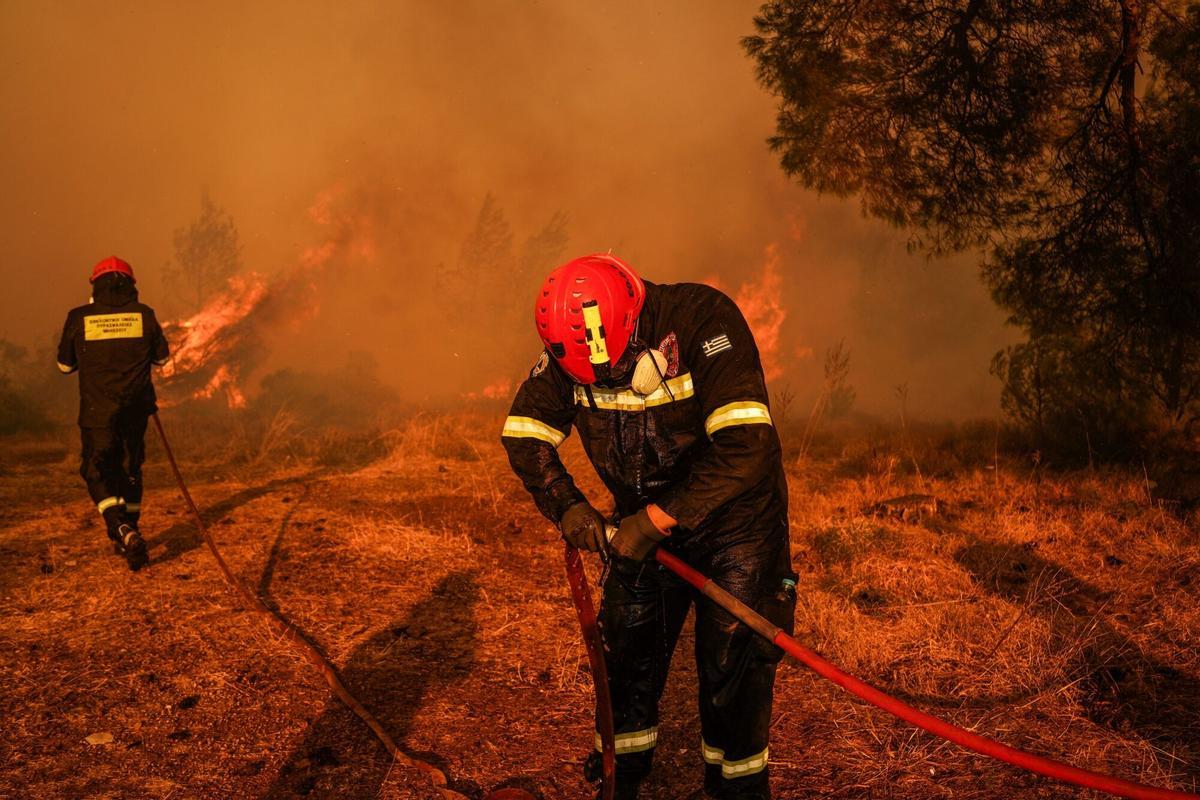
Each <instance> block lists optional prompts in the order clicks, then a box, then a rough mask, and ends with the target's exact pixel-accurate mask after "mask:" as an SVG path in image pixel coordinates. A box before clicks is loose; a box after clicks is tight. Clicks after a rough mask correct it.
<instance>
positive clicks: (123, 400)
mask: <svg viewBox="0 0 1200 800" xmlns="http://www.w3.org/2000/svg"><path fill="white" fill-rule="evenodd" d="M92 290H93V300H92V303H90V304H89V305H86V306H80V307H79V308H73V309H71V311H70V312H68V314H67V322H66V324H65V325H63V334H62V340H61V341H60V342H59V345H58V369H59V371H60V372H62V373H64V374H70V373H72V372H75V371H76V370H78V371H79V424H80V426H82V427H85V428H103V427H107V426H108V425H110V424H112V422H113V421H114V420H115V419H116V417H117V415H118V414H120V413H122V412H129V411H133V412H140V413H145V414H151V413H153V412H154V411H155V410H156V409H157V406H156V402H155V401H156V398H155V394H154V384H153V383H152V382H151V380H150V367H151V365H155V366H161V365H163V364H165V363H166V362H167V358H168V356H169V355H170V351H169V349H168V347H167V340H166V337H164V336H163V332H162V328H161V327H160V326H159V324H158V319H157V318H156V317H155V316H154V309H152V308H150V306H148V305H145V304H144V303H139V302H138V294H137V289H136V288H135V287H134V286H133V284H131V283H129V282H127V281H121V280H112V279H109V276H107V275H105V276H101V277H100V278H99V279H98V280H97V281H96V283H95V284H94V285H93V287H92Z"/></svg>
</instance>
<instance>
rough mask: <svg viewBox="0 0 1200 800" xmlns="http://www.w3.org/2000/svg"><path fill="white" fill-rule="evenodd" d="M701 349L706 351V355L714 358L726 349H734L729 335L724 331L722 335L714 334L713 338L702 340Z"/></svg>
mask: <svg viewBox="0 0 1200 800" xmlns="http://www.w3.org/2000/svg"><path fill="white" fill-rule="evenodd" d="M700 349H702V350H703V351H704V355H705V357H707V358H712V357H713V356H715V355H716V354H717V353H723V352H725V351H726V350H732V349H733V345H732V344H730V342H729V337H728V336H726V335H725V334H723V333H722V334H721V335H720V336H714V337H713V338H711V339H708V340H706V341H704V342H702V343H701V344H700Z"/></svg>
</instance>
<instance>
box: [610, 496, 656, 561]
mask: <svg viewBox="0 0 1200 800" xmlns="http://www.w3.org/2000/svg"><path fill="white" fill-rule="evenodd" d="M665 538H667V535H666V534H665V533H663V532H662V531H660V530H659V529H658V527H657V526H655V524H654V523H653V522H651V521H650V515H649V514H647V513H646V509H644V508H643V509H642V510H641V511H639V512H637V513H636V514H634V515H633V516H632V517H625V519H623V520H621V527H620V528H618V529H617V534H616V535H615V536H613V538H612V541H611V542H609V546H610V547H612V549H613V552H614V553H616V554H617V555H619V556H621V557H622V558H632V559H634V560H635V561H642V560H644V559H645V558H646V556H648V555H650V551H651V550H653V549H654V546H655V545H656V544H658V543H659V542H661V541H662V540H663V539H665Z"/></svg>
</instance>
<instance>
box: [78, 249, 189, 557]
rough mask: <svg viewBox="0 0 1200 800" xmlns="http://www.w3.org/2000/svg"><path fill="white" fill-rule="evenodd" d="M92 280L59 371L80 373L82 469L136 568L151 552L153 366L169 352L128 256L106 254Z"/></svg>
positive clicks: (119, 547)
mask: <svg viewBox="0 0 1200 800" xmlns="http://www.w3.org/2000/svg"><path fill="white" fill-rule="evenodd" d="M90 282H91V285H92V299H91V301H90V302H89V303H88V304H87V305H83V306H79V307H78V308H74V309H71V311H70V312H69V313H68V314H67V321H66V324H65V325H63V334H62V339H61V340H60V341H59V345H58V369H59V371H60V372H62V373H63V374H65V375H69V374H71V373H74V372H78V373H79V434H80V438H81V439H82V442H83V453H82V463H81V464H80V468H79V474H80V475H81V476H82V477H83V480H84V482H85V483H86V484H87V488H88V493H89V494H90V495H91V497H92V501H93V502H94V503H95V504H96V510H97V511H99V512H100V516H101V517H102V518H103V519H104V523H105V527H106V528H107V529H108V536H109V538H110V539H112V542H113V551H114V552H115V553H117V554H118V555H122V556H124V557H125V560H126V562H127V563H128V564H129V568H130V569H132V570H135V571H136V570H138V569H140V568H141V567H142V566H144V565H145V564H146V563H147V561H148V558H149V554H148V552H147V549H146V543H145V541H144V540H143V539H142V536H141V533H140V532H139V530H138V525H139V522H140V519H141V513H142V463H143V462H144V461H145V455H146V446H145V436H146V422H147V420H148V419H149V416H150V415H151V414H153V413H154V412H155V410H156V409H157V406H156V404H155V399H156V398H155V394H154V384H153V382H152V381H151V378H150V369H151V367H152V366H162V365H163V364H165V363H166V361H167V357H168V355H169V352H168V348H167V340H166V338H165V337H164V336H163V332H162V328H161V327H160V326H159V324H158V319H157V317H156V316H155V314H154V309H152V308H150V306H148V305H145V304H144V303H141V302H139V300H138V292H137V289H136V288H135V286H134V284H135V282H136V281H135V279H134V277H133V268H132V267H131V266H129V263H128V262H127V261H124V260H122V259H120V258H117V257H116V256H109V257H108V258H105V259H103V260H101V261H100V262H98V263H97V264H96V265H95V266H94V267H92V276H91V279H90Z"/></svg>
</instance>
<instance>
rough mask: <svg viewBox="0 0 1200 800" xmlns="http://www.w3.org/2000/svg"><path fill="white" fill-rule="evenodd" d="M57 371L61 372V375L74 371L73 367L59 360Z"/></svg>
mask: <svg viewBox="0 0 1200 800" xmlns="http://www.w3.org/2000/svg"><path fill="white" fill-rule="evenodd" d="M58 371H59V372H61V373H62V374H63V375H70V374H71V373H72V372H74V371H75V368H74V367H68V366H67V365H66V364H64V363H62V362H61V361H59V362H58Z"/></svg>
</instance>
